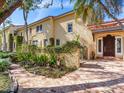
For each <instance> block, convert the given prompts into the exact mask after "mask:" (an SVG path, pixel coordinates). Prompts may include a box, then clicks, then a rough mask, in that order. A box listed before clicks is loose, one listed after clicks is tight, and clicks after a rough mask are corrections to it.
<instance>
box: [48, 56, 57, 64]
mask: <svg viewBox="0 0 124 93" xmlns="http://www.w3.org/2000/svg"><path fill="white" fill-rule="evenodd" d="M49 65H50V66H55V65H57V57H56V55H50V61H49Z"/></svg>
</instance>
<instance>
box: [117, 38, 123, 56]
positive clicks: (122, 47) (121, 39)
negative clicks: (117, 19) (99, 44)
mask: <svg viewBox="0 0 124 93" xmlns="http://www.w3.org/2000/svg"><path fill="white" fill-rule="evenodd" d="M118 38H121V53H117V39H118ZM115 54H116V55H123V37H122V36H117V37H115Z"/></svg>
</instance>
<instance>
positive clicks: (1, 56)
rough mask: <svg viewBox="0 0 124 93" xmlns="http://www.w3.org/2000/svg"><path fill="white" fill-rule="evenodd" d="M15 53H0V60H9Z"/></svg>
mask: <svg viewBox="0 0 124 93" xmlns="http://www.w3.org/2000/svg"><path fill="white" fill-rule="evenodd" d="M12 54H13V53H9V52H0V58H8V57H10V56H11V55H12Z"/></svg>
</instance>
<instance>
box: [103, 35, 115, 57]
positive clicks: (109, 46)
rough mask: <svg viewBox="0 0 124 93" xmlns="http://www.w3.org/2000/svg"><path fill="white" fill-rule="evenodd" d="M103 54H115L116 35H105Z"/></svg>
mask: <svg viewBox="0 0 124 93" xmlns="http://www.w3.org/2000/svg"><path fill="white" fill-rule="evenodd" d="M103 56H113V57H114V56H115V36H111V35H107V36H106V37H103Z"/></svg>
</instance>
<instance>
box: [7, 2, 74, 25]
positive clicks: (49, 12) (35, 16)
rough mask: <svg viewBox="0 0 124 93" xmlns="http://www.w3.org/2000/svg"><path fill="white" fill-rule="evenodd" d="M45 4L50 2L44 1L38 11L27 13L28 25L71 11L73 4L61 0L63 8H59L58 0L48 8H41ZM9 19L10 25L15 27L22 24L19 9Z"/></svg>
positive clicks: (21, 13) (21, 14) (22, 20)
mask: <svg viewBox="0 0 124 93" xmlns="http://www.w3.org/2000/svg"><path fill="white" fill-rule="evenodd" d="M47 2H50V0H45V1H44V3H43V4H41V5H39V6H40V8H39V9H36V10H34V11H31V12H30V13H29V17H28V23H29V24H30V23H32V22H35V21H37V20H39V19H42V18H45V17H47V16H56V15H59V14H62V13H65V12H68V11H71V10H73V5H74V3H70V0H63V6H64V7H63V8H62V7H61V3H60V0H55V1H54V3H53V5H52V6H50V7H49V8H43V5H44V4H45V3H47ZM9 19H11V21H12V23H13V24H15V25H23V24H24V19H23V12H22V10H21V9H17V10H16V11H14V12H13V14H12V15H11V16H10V18H9Z"/></svg>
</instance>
